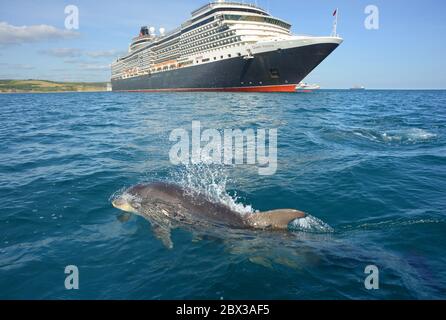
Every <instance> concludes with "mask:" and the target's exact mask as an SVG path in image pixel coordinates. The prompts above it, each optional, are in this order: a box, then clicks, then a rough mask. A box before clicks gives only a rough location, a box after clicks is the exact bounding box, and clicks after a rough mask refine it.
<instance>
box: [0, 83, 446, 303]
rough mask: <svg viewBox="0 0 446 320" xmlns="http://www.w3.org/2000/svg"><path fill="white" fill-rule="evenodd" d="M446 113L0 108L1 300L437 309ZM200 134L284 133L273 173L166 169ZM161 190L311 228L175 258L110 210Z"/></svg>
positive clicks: (130, 101) (206, 105)
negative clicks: (184, 140) (192, 193)
mask: <svg viewBox="0 0 446 320" xmlns="http://www.w3.org/2000/svg"><path fill="white" fill-rule="evenodd" d="M445 107H446V92H445V91H365V92H355V91H320V92H316V93H313V94H254V93H253V94H240V93H237V94H232V93H159V94H136V93H133V94H127V93H61V94H7V95H0V150H1V154H0V203H1V207H0V208H1V212H0V298H2V299H25V298H26V299H198V298H200V299H239V298H240V299H399V298H401V299H423V298H433V299H440V298H443V299H444V298H446V268H445V267H446V258H445V253H446V217H445V208H446V193H445V191H446V109H445ZM192 121H200V122H201V125H202V126H203V127H205V128H211V129H217V130H222V129H225V128H234V129H235V128H237V129H242V130H244V129H273V128H274V129H277V130H278V131H277V132H278V150H277V152H278V158H277V160H278V165H277V172H276V173H275V174H274V175H272V176H260V175H259V174H258V171H257V168H256V167H253V166H249V165H235V166H229V167H225V166H205V165H201V166H200V165H195V166H194V165H191V166H174V165H172V164H171V162H170V161H169V150H170V148H171V147H172V144H173V143H172V142H171V141H169V134H170V133H171V132H172V130H174V129H177V128H184V129H186V130H187V129H189V128H190V126H191V123H192ZM159 180H161V181H173V182H177V183H180V184H182V185H183V186H185V187H190V188H195V189H197V190H198V191H200V192H205V193H207V194H208V195H209V196H210V197H211V198H212V199H214V200H215V201H219V202H222V203H224V204H227V205H229V206H231V207H232V208H233V209H235V210H237V211H239V212H240V214H252V213H253V212H256V211H265V210H272V209H278V208H295V209H299V210H302V211H305V212H307V213H309V214H310V217H309V218H308V219H306V220H302V221H295V222H293V224H291V225H290V229H293V230H292V232H289V233H288V234H282V233H274V232H253V233H246V234H245V233H243V234H242V235H240V236H237V237H233V236H229V233H228V234H221V235H219V236H212V237H204V238H202V239H201V240H197V239H194V236H193V235H192V234H190V233H189V232H188V231H187V230H181V229H178V230H175V231H173V233H172V241H173V243H174V248H173V249H172V250H168V249H166V248H165V247H164V246H163V244H162V243H161V242H160V241H158V240H157V239H156V238H155V236H154V235H153V232H152V231H151V228H150V223H149V222H148V221H146V220H144V219H143V218H142V217H132V218H131V219H130V220H129V221H127V222H122V220H121V219H118V217H119V215H120V212H118V210H116V209H115V208H113V207H112V206H111V203H110V199H112V198H113V196H114V195H116V194H119V193H120V192H122V191H123V190H125V188H127V187H129V186H131V185H133V184H136V183H139V182H146V181H149V182H150V181H159ZM67 266H76V267H77V269H78V271H79V274H78V276H79V289H78V290H67V288H66V286H65V280H66V278H67V276H68V275H67V274H65V268H66V267H67ZM367 266H376V268H377V269H378V270H379V289H373V290H368V289H367V286H366V285H365V282H366V281H367V277H368V276H369V274H368V273H365V269H366V267H367Z"/></svg>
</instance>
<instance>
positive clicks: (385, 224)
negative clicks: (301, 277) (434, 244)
mask: <svg viewBox="0 0 446 320" xmlns="http://www.w3.org/2000/svg"><path fill="white" fill-rule="evenodd" d="M445 222H446V221H445V220H444V219H439V218H422V217H420V218H413V219H401V218H397V219H388V220H381V221H369V222H358V223H356V224H348V225H343V226H338V227H337V230H338V231H343V232H348V231H358V230H363V231H364V230H385V229H393V228H400V227H406V226H413V225H423V224H441V223H445Z"/></svg>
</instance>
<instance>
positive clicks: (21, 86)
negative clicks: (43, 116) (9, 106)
mask: <svg viewBox="0 0 446 320" xmlns="http://www.w3.org/2000/svg"><path fill="white" fill-rule="evenodd" d="M72 91H74V92H93V91H107V82H54V81H47V80H31V79H30V80H0V92H1V93H6V92H8V93H10V92H19V93H24V92H37V93H40V92H72Z"/></svg>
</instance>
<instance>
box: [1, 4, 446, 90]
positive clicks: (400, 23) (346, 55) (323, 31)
mask: <svg viewBox="0 0 446 320" xmlns="http://www.w3.org/2000/svg"><path fill="white" fill-rule="evenodd" d="M246 2H248V1H246ZM251 2H252V3H255V2H256V1H254V0H253V1H251ZM205 3H206V1H202V0H188V1H185V0H164V1H158V0H130V1H114V0H95V1H87V0H78V1H76V0H70V1H61V0H39V1H32V0H15V1H6V0H0V79H9V78H34V79H35V78H38V79H50V80H59V81H73V80H75V81H107V80H108V79H109V77H110V71H109V64H110V63H111V61H112V60H113V58H114V57H115V56H116V55H118V54H120V53H121V52H123V51H125V50H126V48H127V46H128V44H129V42H130V39H131V38H132V37H133V36H136V35H137V34H138V32H139V28H140V26H141V25H149V26H156V27H157V28H159V27H165V28H166V29H167V30H169V29H172V28H175V27H177V26H178V25H179V24H180V23H182V22H183V21H185V20H186V19H187V18H188V17H189V15H190V12H191V11H192V10H194V9H197V8H198V7H199V6H201V5H203V4H205ZM257 4H258V5H260V6H263V7H264V8H267V9H269V11H270V13H271V14H272V15H274V16H278V17H280V18H282V19H284V20H286V21H288V22H290V23H291V24H292V25H293V29H292V30H293V32H294V33H296V34H314V35H328V34H330V32H331V28H332V22H333V17H332V13H333V10H334V9H335V8H337V7H338V8H339V26H338V33H339V34H340V35H341V36H342V37H343V38H344V39H345V42H344V43H343V44H342V46H341V47H339V48H338V49H337V50H336V51H335V52H334V53H333V54H332V55H331V56H329V57H328V59H327V60H326V61H324V62H323V63H322V64H321V65H320V66H319V67H318V68H317V69H316V70H315V71H313V73H312V74H311V75H310V76H309V77H308V78H307V79H306V81H307V82H311V83H313V82H315V83H319V84H321V85H322V86H323V87H324V88H348V87H351V86H353V85H355V84H360V85H364V86H366V87H367V88H407V89H415V88H432V89H439V88H440V89H445V88H446V58H445V57H446V41H445V40H444V39H445V34H446V19H445V18H444V16H445V15H446V1H443V0H423V1H421V0H391V1H389V0H367V1H363V0H334V1H329V0H311V1H308V0H307V1H301V0H258V1H257ZM371 4H372V5H376V6H377V7H378V9H379V15H380V25H379V29H378V30H367V29H366V28H365V26H364V20H365V19H366V17H367V15H366V14H365V13H364V9H365V8H366V6H367V5H371ZM67 5H76V6H77V7H78V8H79V30H74V31H68V30H66V29H65V26H64V22H65V18H66V14H65V13H64V9H65V7H66V6H67ZM42 25H44V26H42ZM31 34H32V36H31Z"/></svg>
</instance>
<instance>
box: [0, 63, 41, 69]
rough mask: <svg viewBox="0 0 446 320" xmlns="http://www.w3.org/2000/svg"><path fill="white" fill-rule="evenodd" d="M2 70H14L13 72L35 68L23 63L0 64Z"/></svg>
mask: <svg viewBox="0 0 446 320" xmlns="http://www.w3.org/2000/svg"><path fill="white" fill-rule="evenodd" d="M0 66H1V67H2V68H7V69H13V70H32V69H34V66H32V65H30V64H22V63H0Z"/></svg>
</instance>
